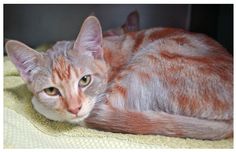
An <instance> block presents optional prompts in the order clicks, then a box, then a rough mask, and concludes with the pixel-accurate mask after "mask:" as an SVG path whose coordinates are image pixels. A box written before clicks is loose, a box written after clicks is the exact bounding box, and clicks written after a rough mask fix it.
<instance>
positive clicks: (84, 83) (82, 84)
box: [79, 75, 91, 87]
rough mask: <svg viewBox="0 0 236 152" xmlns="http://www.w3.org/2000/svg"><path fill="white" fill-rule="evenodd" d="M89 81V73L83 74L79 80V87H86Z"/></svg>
mask: <svg viewBox="0 0 236 152" xmlns="http://www.w3.org/2000/svg"><path fill="white" fill-rule="evenodd" d="M90 82H91V75H85V76H83V77H82V78H81V79H80V80H79V86H80V87H86V86H87V85H88V84H89V83H90Z"/></svg>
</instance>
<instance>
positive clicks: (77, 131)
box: [4, 57, 233, 148]
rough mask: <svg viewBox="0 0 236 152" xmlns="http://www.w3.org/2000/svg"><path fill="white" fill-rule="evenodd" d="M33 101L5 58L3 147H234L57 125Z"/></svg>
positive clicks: (230, 141)
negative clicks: (35, 108)
mask: <svg viewBox="0 0 236 152" xmlns="http://www.w3.org/2000/svg"><path fill="white" fill-rule="evenodd" d="M31 98H32V94H31V93H30V92H29V91H28V89H27V87H26V85H25V84H24V82H23V81H22V79H21V78H20V76H19V74H18V72H17V70H16V68H15V66H14V65H13V64H12V63H11V62H10V61H9V59H8V58H7V57H4V148H233V139H225V140H219V141H209V140H195V139H182V138H173V137H165V136H159V135H131V134H121V133H111V132H103V131H97V130H94V129H88V128H83V127H79V126H77V125H71V124H68V123H62V122H55V121H51V120H48V119H46V118H45V117H44V116H42V115H40V114H38V113H37V112H36V111H35V110H34V109H33V107H32V104H31Z"/></svg>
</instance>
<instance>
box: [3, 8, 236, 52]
mask: <svg viewBox="0 0 236 152" xmlns="http://www.w3.org/2000/svg"><path fill="white" fill-rule="evenodd" d="M134 10H137V11H138V12H139V14H140V24H141V29H146V28H150V27H178V28H184V29H187V30H189V31H192V32H199V33H205V34H207V35H209V36H211V37H213V38H214V39H216V40H217V41H219V42H220V43H221V44H222V45H223V46H224V47H226V48H227V49H228V50H229V52H230V53H233V5H232V4H227V5H224V4H221V5H217V4H204V5H200V4H197V5H196V4H194V5H191V4H186V5H184V4H175V5H174V4H172V5H170V4H168V5H164V4H161V5H158V4H142V5H140V4H139V5H133V4H132V5H129V4H93V5H89V4H73V5H72V4H70V5H65V4H63V5H59V4H52V5H50V4H46V5H44V4H40V5H37V4H34V5H33V4H30V5H29V4H5V5H4V38H7V39H16V40H19V41H22V42H24V43H26V44H27V45H29V46H31V47H36V46H38V45H40V44H42V43H45V42H46V43H48V42H50V43H53V42H56V41H59V40H73V39H75V38H76V36H77V34H78V32H79V30H80V26H81V24H82V22H83V20H84V19H85V18H86V17H87V16H89V15H90V14H91V13H94V14H95V15H96V16H97V17H98V18H99V20H100V22H101V25H102V28H103V30H107V29H109V28H114V27H118V26H120V25H122V24H123V23H124V21H125V19H126V17H127V15H128V14H129V13H130V12H132V11H134Z"/></svg>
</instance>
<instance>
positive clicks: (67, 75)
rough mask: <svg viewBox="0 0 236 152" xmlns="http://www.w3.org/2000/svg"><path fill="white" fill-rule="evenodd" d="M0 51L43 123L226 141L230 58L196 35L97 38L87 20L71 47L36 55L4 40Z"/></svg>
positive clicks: (175, 32)
mask: <svg viewBox="0 0 236 152" xmlns="http://www.w3.org/2000/svg"><path fill="white" fill-rule="evenodd" d="M6 50H7V52H8V55H9V58H10V59H11V61H12V62H13V63H14V64H15V65H16V67H17V69H18V70H19V72H20V74H21V77H22V78H23V79H24V81H25V82H26V84H27V86H28V88H29V90H30V91H32V92H33V95H34V97H33V99H32V103H33V106H34V108H35V109H36V110H37V111H38V112H39V113H41V114H42V115H44V116H45V117H47V118H48V119H51V120H56V121H66V122H70V123H75V124H83V125H86V126H88V127H91V128H96V129H101V130H106V131H112V132H121V133H133V134H160V135H166V136H173V137H188V138H197V139H211V140H216V139H222V138H227V137H231V136H232V133H233V64H232V63H233V59H232V56H231V55H230V54H229V53H227V51H226V50H225V49H224V48H223V47H222V46H221V45H220V44H219V43H217V42H216V41H214V40H212V39H211V38H209V37H207V36H205V35H203V34H196V33H190V32H187V31H184V30H181V29H174V28H152V29H148V30H142V31H139V32H130V33H127V34H124V35H120V36H109V37H105V38H103V37H102V30H101V26H100V23H99V21H98V20H97V18H95V17H93V16H90V17H88V18H87V19H86V20H85V21H84V23H83V25H82V28H81V31H80V33H79V35H78V37H77V39H76V40H75V42H71V41H61V42H57V43H56V44H55V45H54V46H53V47H52V48H51V49H49V50H48V51H47V52H46V53H39V52H36V51H34V50H33V49H31V48H29V47H28V46H26V45H25V44H23V43H21V42H19V41H15V40H10V41H8V42H7V44H6ZM81 122H83V123H81Z"/></svg>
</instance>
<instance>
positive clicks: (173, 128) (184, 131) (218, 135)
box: [85, 105, 233, 140]
mask: <svg viewBox="0 0 236 152" xmlns="http://www.w3.org/2000/svg"><path fill="white" fill-rule="evenodd" d="M85 122H86V125H87V126H88V127H91V128H96V129H100V130H105V131H111V132H121V133H131V134H159V135H166V136H172V137H183V138H185V137H186V138H195V139H210V140H218V139H223V138H228V137H232V136H233V121H232V120H228V121H227V120H222V121H221V120H207V119H199V118H195V117H186V116H181V115H174V114H168V113H165V112H155V113H153V112H145V113H144V112H142V113H141V112H129V111H124V110H119V109H115V108H113V107H111V106H108V105H99V106H96V107H95V109H94V110H93V111H92V113H91V114H90V116H89V117H88V118H87V119H86V120H85Z"/></svg>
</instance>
